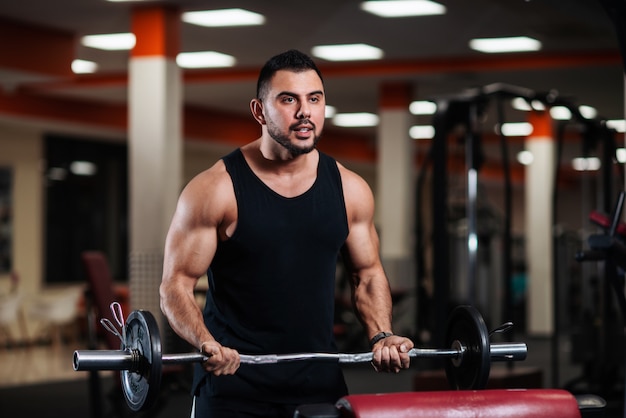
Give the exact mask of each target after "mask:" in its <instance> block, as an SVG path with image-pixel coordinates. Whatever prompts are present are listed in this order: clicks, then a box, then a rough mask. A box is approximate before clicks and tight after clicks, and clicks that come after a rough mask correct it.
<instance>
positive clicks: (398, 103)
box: [378, 82, 412, 111]
mask: <svg viewBox="0 0 626 418" xmlns="http://www.w3.org/2000/svg"><path fill="white" fill-rule="evenodd" d="M411 94H412V86H411V84H410V83H400V82H398V83H383V84H381V86H380V98H379V103H378V106H379V107H380V108H381V109H407V111H408V109H409V104H410V103H411Z"/></svg>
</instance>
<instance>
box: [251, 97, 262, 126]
mask: <svg viewBox="0 0 626 418" xmlns="http://www.w3.org/2000/svg"><path fill="white" fill-rule="evenodd" d="M250 111H251V112H252V116H254V119H256V121H257V122H259V124H261V125H265V116H264V115H263V102H261V101H260V100H259V99H252V100H251V101H250Z"/></svg>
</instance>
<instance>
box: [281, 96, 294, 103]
mask: <svg viewBox="0 0 626 418" xmlns="http://www.w3.org/2000/svg"><path fill="white" fill-rule="evenodd" d="M294 101H295V99H294V98H293V97H284V98H283V102H284V103H293V102H294Z"/></svg>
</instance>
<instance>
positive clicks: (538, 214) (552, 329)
mask: <svg viewBox="0 0 626 418" xmlns="http://www.w3.org/2000/svg"><path fill="white" fill-rule="evenodd" d="M397 3H398V4H399V5H400V6H401V7H400V9H399V11H396V10H395V9H392V5H393V6H395V5H396V4H397ZM415 3H416V4H417V5H419V6H424V5H426V6H428V9H427V10H426V11H421V12H418V11H415V10H413V9H412V7H413V6H414V5H413V2H411V1H408V0H405V1H400V2H392V1H387V2H384V1H383V2H380V1H379V2H376V1H373V2H372V1H357V0H348V1H341V2H337V1H335V0H332V1H331V0H320V1H317V2H314V3H312V4H310V5H307V7H306V10H296V9H294V8H293V5H292V3H291V2H287V1H283V0H279V1H272V2H263V3H260V2H255V1H252V0H241V1H232V0H228V1H227V0H213V1H211V2H207V1H200V0H179V1H174V0H172V1H164V2H152V1H141V0H135V1H132V0H128V1H122V0H117V1H113V0H110V1H106V0H94V1H92V2H89V4H86V3H85V2H84V1H82V0H58V1H55V2H47V1H43V0H25V1H21V2H4V3H3V4H2V5H1V6H0V40H1V42H0V51H2V52H1V53H0V414H2V415H3V416H7V417H8V416H17V414H21V416H35V415H36V414H39V416H47V417H56V416H59V417H60V416H64V417H65V416H67V415H68V414H70V413H74V414H79V415H81V416H91V417H118V416H139V415H140V414H143V415H144V416H159V417H170V416H172V417H174V416H176V417H179V416H188V414H189V410H190V406H191V405H190V402H191V401H190V399H191V398H190V394H189V385H190V376H189V371H190V369H189V367H186V365H183V366H181V367H174V368H169V367H165V366H164V368H163V370H162V372H163V378H162V381H161V382H160V385H159V386H160V387H156V388H153V387H151V388H150V389H151V393H152V394H155V393H156V395H155V396H156V401H155V405H154V406H151V407H150V408H146V409H147V410H146V411H141V412H134V411H131V410H130V409H129V408H128V405H127V402H126V400H125V399H124V396H123V391H124V390H123V389H121V388H120V387H119V384H118V383H117V379H118V375H119V373H118V372H117V371H113V372H112V371H107V370H88V371H84V370H78V371H77V370H74V368H75V366H76V365H75V364H72V362H73V357H74V356H75V352H76V350H82V352H84V353H88V352H89V351H91V350H117V349H118V347H119V339H118V337H117V336H115V335H114V334H113V332H111V330H107V329H106V328H105V327H103V326H102V325H101V323H100V319H101V318H109V319H110V322H109V323H110V324H112V325H111V326H112V327H113V328H114V329H116V325H115V313H114V312H111V311H110V310H109V309H108V308H103V306H105V307H108V306H109V304H110V303H111V302H118V303H119V307H120V309H121V311H122V312H123V313H122V314H121V315H120V316H121V317H122V318H126V317H127V316H128V315H129V314H130V313H131V312H133V311H135V310H139V309H142V310H147V311H149V312H151V313H152V314H153V315H154V316H155V320H156V325H157V327H158V329H159V330H160V339H161V342H162V350H163V352H164V353H185V352H188V351H192V350H193V347H189V346H187V345H186V343H184V342H182V341H181V340H180V339H179V338H178V337H176V336H175V334H174V333H173V331H172V330H171V329H170V328H169V326H168V324H167V323H166V321H165V320H164V318H163V316H162V314H161V313H160V308H159V298H158V286H159V283H160V279H161V273H162V262H163V243H164V239H165V234H166V232H167V228H168V226H169V222H170V220H171V216H172V214H173V211H174V207H175V204H176V200H177V198H178V195H179V193H180V191H181V190H182V188H183V187H184V185H185V184H186V183H187V182H188V181H189V180H190V179H191V178H193V177H194V176H195V175H196V174H198V173H200V172H201V171H203V170H205V169H207V168H208V167H210V166H212V165H213V164H214V163H215V162H216V161H218V160H219V159H220V158H221V157H222V156H223V155H225V154H227V153H228V152H230V151H232V150H233V149H235V148H237V147H239V146H242V145H244V144H246V143H247V142H249V141H252V140H254V139H256V138H257V137H258V136H259V129H258V126H257V125H256V122H255V121H254V120H253V119H252V117H251V115H250V113H249V101H250V99H252V98H253V95H254V93H255V83H256V77H257V75H258V70H259V68H260V67H261V66H262V65H263V63H264V62H265V60H267V59H268V58H269V57H270V56H272V55H275V54H276V53H279V52H282V51H284V50H287V49H291V48H296V49H299V50H301V51H303V52H305V53H307V54H310V55H311V56H312V57H313V58H314V60H315V61H316V63H317V64H318V65H319V67H320V70H321V72H322V74H323V75H324V83H325V89H326V96H327V105H328V108H327V119H326V122H325V128H324V135H323V136H322V140H321V141H320V143H319V149H320V150H321V151H323V152H325V153H328V154H329V155H331V156H332V157H334V158H335V159H337V160H338V161H339V162H341V163H342V164H343V165H345V166H346V167H348V168H349V169H351V170H353V171H355V172H356V173H358V174H359V175H361V176H362V177H363V178H364V179H365V180H366V181H367V183H368V184H369V185H370V187H371V189H372V191H373V193H374V197H375V201H376V214H375V223H376V228H377V230H378V232H379V235H380V239H381V241H380V252H381V258H382V261H383V265H384V267H385V270H386V272H387V276H388V278H389V281H390V285H391V290H392V296H393V302H394V306H393V308H394V309H393V310H394V332H396V333H398V334H402V335H406V336H409V337H410V338H411V339H413V341H414V342H415V345H416V347H418V348H429V349H431V348H432V349H440V351H445V350H447V349H450V348H451V347H450V341H449V340H450V337H449V335H448V331H449V330H450V329H451V328H452V329H454V328H455V326H456V328H457V329H459V331H457V332H458V333H461V334H463V333H465V332H467V334H468V335H467V336H465V337H464V338H467V339H468V340H471V339H475V338H476V339H478V340H479V342H478V343H476V344H478V345H480V344H483V348H482V349H480V348H479V349H475V348H473V349H472V350H471V351H472V352H478V354H479V355H480V356H482V357H481V360H480V361H479V360H472V363H471V365H470V367H469V370H465V369H462V370H460V368H458V367H457V370H455V371H454V372H453V374H456V375H457V376H456V377H458V375H460V374H462V376H461V377H462V378H465V377H467V376H469V378H470V380H471V383H470V384H469V385H468V386H469V387H465V388H463V390H461V391H460V392H464V391H465V390H474V386H480V388H479V389H478V390H510V389H515V390H518V389H520V390H521V389H527V390H535V389H536V390H540V392H538V395H537V396H540V395H541V394H544V393H548V392H541V391H550V390H559V391H561V392H559V393H560V394H564V393H567V394H571V395H572V396H573V399H574V400H575V402H577V408H575V409H576V411H575V413H580V414H582V415H583V416H626V405H625V403H624V393H625V391H626V385H625V381H626V380H625V379H626V373H625V370H624V363H625V359H626V352H625V351H624V350H625V349H626V348H625V347H624V329H625V326H624V325H625V324H624V321H625V320H626V298H625V296H624V269H625V268H626V247H624V241H623V240H624V237H626V225H625V224H624V223H623V221H622V219H623V204H624V190H625V182H624V162H626V149H625V148H624V138H623V134H624V131H625V127H626V123H625V122H624V62H625V60H624V58H623V53H622V48H623V47H624V45H625V43H624V42H626V36H625V34H624V29H625V28H626V6H625V5H624V4H623V2H620V1H618V0H601V1H594V0H582V1H578V2H575V3H576V4H570V3H568V2H562V1H559V0H543V1H536V0H530V1H528V0H526V1H522V0H520V1H512V2H506V3H503V2H496V1H493V0H476V1H472V2H467V1H462V0H439V1H436V2H426V1H424V2H415ZM422 3H424V4H422ZM566 3H567V4H566ZM381 4H382V6H383V7H382V10H378V9H377V8H376V6H381ZM233 8H236V9H238V10H239V9H243V11H247V12H249V14H248V15H247V17H248V18H251V19H252V20H251V21H247V22H246V23H235V24H232V26H229V25H228V23H226V22H225V21H224V19H225V17H224V15H222V16H221V17H219V18H218V22H217V23H215V22H213V23H198V22H197V21H196V20H195V19H196V18H197V17H198V16H199V15H200V13H195V12H203V11H209V10H210V11H223V10H224V9H229V10H230V9H233ZM240 11H241V10H240ZM400 12H408V14H406V15H401V14H399V13H400ZM194 13H195V14H194ZM105 34H116V35H124V36H125V38H124V39H123V40H126V41H128V39H129V36H130V39H131V40H130V41H129V42H130V43H127V44H126V45H122V46H117V47H108V46H102V45H100V44H96V43H94V42H96V41H98V40H100V39H98V37H97V36H95V35H105ZM496 38H497V39H496ZM490 40H492V41H493V40H496V41H499V43H497V44H496V50H495V51H494V50H488V49H485V48H486V47H485V46H484V45H483V44H482V43H481V42H483V43H484V42H485V41H490ZM521 41H528V42H529V44H528V45H527V46H521V47H519V48H518V49H512V50H502V49H498V48H502V46H506V47H517V46H518V44H517V43H518V42H521ZM347 46H353V47H354V46H357V47H358V48H357V52H366V53H368V54H369V55H365V56H356V57H354V58H352V56H351V55H350V54H352V52H353V51H354V50H347V49H341V50H339V55H338V56H332V55H326V54H327V53H328V52H333V51H332V50H333V49H334V48H330V47H347ZM325 47H328V48H325ZM194 53H197V54H196V55H199V56H201V57H202V53H209V55H210V54H213V55H210V57H211V58H212V59H213V60H216V59H220V61H211V62H209V63H200V64H197V63H194V62H190V61H187V59H191V58H194ZM205 57H206V54H205ZM195 58H197V56H196V57H195ZM359 117H360V118H361V120H360V121H359V122H354V119H356V118H359ZM363 119H365V120H364V121H363ZM336 277H337V282H336V295H335V316H336V320H335V330H336V332H335V334H336V339H337V344H338V348H339V351H340V352H341V353H361V352H367V351H368V350H369V346H368V341H367V337H366V336H365V335H364V333H363V330H362V328H361V326H360V324H359V322H358V319H357V318H356V316H355V315H354V313H353V311H352V308H351V302H350V290H349V283H348V279H347V277H346V275H345V269H344V266H343V265H342V261H341V260H338V262H337V274H336ZM206 290H207V289H206V280H204V281H202V280H201V284H200V285H199V287H198V289H197V293H196V297H197V300H198V303H199V304H203V302H204V295H205V294H206ZM103 295H104V296H103ZM99 297H100V298H103V299H104V301H105V302H106V303H105V302H102V303H100V302H99V299H98V298H99ZM116 306H117V305H116ZM458 306H471V307H473V308H474V309H475V311H476V312H478V313H479V315H478V317H476V316H472V320H471V321H470V322H471V324H470V325H471V326H473V325H474V324H475V322H477V323H480V324H479V325H480V327H478V328H477V329H476V330H475V331H473V332H469V331H466V329H467V327H465V326H457V325H458V324H456V323H453V324H451V323H450V317H451V314H452V313H453V312H454V308H455V307H458ZM471 312H474V311H471ZM468 321H469V320H468ZM474 321H475V322H474ZM508 323H512V326H510V325H506V324H508ZM503 324H505V325H504V326H502V327H501V325H503ZM461 325H465V324H464V323H462V324H461ZM500 327H501V328H500ZM476 334H478V335H476ZM479 337H480V338H479ZM483 337H484V338H483ZM456 338H457V335H454V338H453V339H456ZM459 338H460V337H459ZM485 341H486V344H487V345H486V346H485V345H484V344H485ZM516 343H522V344H523V345H524V347H525V349H524V350H525V353H524V356H523V357H524V358H523V359H519V361H507V359H506V357H507V356H506V354H507V350H514V348H519V347H520V346H518V345H515V344H516ZM487 348H488V349H489V350H491V355H488V353H487V355H484V356H483V354H484V352H483V351H481V350H484V349H487ZM500 351H503V352H504V354H505V355H503V356H502V357H504V358H503V359H498V358H496V357H497V355H496V354H494V353H498V352H500ZM268 354H270V353H268ZM423 357H427V358H419V356H417V358H414V359H413V360H412V366H411V368H410V369H409V370H405V371H402V372H401V373H399V374H397V375H392V374H377V373H375V372H374V371H373V370H372V368H371V367H370V366H369V364H367V365H364V364H346V365H345V366H344V370H345V374H346V379H347V381H348V385H349V389H350V392H351V394H355V395H360V394H363V395H367V394H396V395H397V394H406V396H409V397H410V396H411V394H416V393H422V392H426V393H427V394H431V392H441V396H444V395H443V394H444V393H445V394H449V392H450V390H451V388H450V380H451V377H450V375H449V374H448V372H447V371H446V370H445V369H446V368H447V366H444V363H446V362H447V361H448V360H445V361H443V360H442V359H438V358H435V357H434V356H433V357H429V356H425V355H424V356H423ZM468 357H469V356H468ZM511 357H514V356H509V360H510V358H511ZM496 360H502V361H496ZM492 363H493V364H492ZM446 364H447V363H446ZM73 366H74V367H73ZM94 368H96V366H94ZM475 375H480V378H476V379H478V380H480V382H479V383H476V380H475V379H474V378H475ZM456 377H455V378H456ZM503 393H507V394H508V395H511V392H503ZM529 393H530V394H533V396H534V392H532V393H531V392H529ZM432 396H433V397H435V398H436V396H435V395H432ZM541 396H542V395H541ZM33 398H37V399H41V401H35V400H34V399H33ZM511 398H512V399H521V398H516V397H515V396H514V395H511ZM411 399H412V398H411ZM501 399H502V397H495V398H493V399H492V398H489V399H488V400H485V401H483V404H492V403H493V404H495V403H497V402H499V401H501ZM457 401H458V402H468V404H469V405H470V406H469V408H470V409H471V408H480V407H481V406H480V405H476V406H472V405H475V404H472V401H471V400H466V399H465V398H462V396H461V395H460V394H459V395H458V396H456V397H454V398H453V400H452V401H449V402H452V403H454V402H457ZM570 401H571V399H564V400H563V402H564V403H566V402H570ZM346 402H348V403H349V402H353V404H352V405H353V406H352V407H351V408H353V409H354V411H357V410H358V407H357V406H356V405H359V403H358V402H361V401H360V399H349V400H348V401H346ZM367 402H369V401H368V400H367V399H366V401H365V404H366V406H365V407H364V408H365V409H367V408H370V407H371V406H370V405H369V404H367ZM390 402H391V401H390ZM393 402H394V405H396V406H395V408H404V409H403V410H404V411H405V412H406V413H407V415H394V416H413V415H408V412H407V411H410V410H411V408H416V409H418V410H419V408H420V405H419V404H417V406H415V405H414V404H411V405H404V404H403V403H402V402H403V400H402V399H394V400H393ZM446 402H448V401H446ZM520 402H522V403H525V404H526V405H529V404H533V405H537V407H538V408H545V409H544V410H543V411H544V412H539V413H541V414H544V413H545V415H546V416H547V415H548V413H549V408H548V406H547V405H546V404H547V402H545V401H541V400H538V398H530V397H529V398H528V399H526V398H524V399H523V400H521V401H520ZM585 402H589V403H591V404H592V405H590V406H589V405H587V406H585V405H584V403H585ZM383 403H384V402H383ZM402 405H404V406H402ZM481 405H482V404H481ZM509 406H510V405H509ZM510 407H511V408H519V409H520V410H521V409H524V407H520V406H519V405H517V406H510ZM390 408H391V407H390ZM422 408H433V406H432V405H431V406H426V405H425V404H424V405H422ZM585 408H587V411H585ZM344 409H345V408H344ZM348 409H349V408H348ZM390 410H391V409H390ZM537 414H538V412H537V410H535V411H534V412H532V414H531V415H523V416H541V415H537ZM593 414H595V415H593ZM301 416H302V417H304V416H316V415H314V414H313V415H306V414H305V413H304V412H303V413H302V414H301ZM318 416H321V415H318ZM324 416H326V415H324ZM346 416H359V415H346ZM360 416H376V415H367V414H366V413H364V414H363V415H360ZM470 416H474V415H470ZM511 416H512V415H511ZM519 416H522V415H519Z"/></svg>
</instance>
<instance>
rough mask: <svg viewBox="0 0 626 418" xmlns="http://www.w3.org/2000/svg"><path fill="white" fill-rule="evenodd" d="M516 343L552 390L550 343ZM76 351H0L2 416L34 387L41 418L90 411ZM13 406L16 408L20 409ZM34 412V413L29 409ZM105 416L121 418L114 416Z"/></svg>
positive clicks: (394, 381) (357, 375) (360, 377)
mask: <svg viewBox="0 0 626 418" xmlns="http://www.w3.org/2000/svg"><path fill="white" fill-rule="evenodd" d="M515 340H516V341H523V342H526V344H527V346H528V357H527V359H526V360H525V361H524V362H520V363H517V364H516V365H515V367H520V368H522V367H523V368H537V369H539V370H540V371H541V374H542V378H543V386H544V387H552V386H553V385H552V370H553V369H552V367H551V361H550V359H551V356H552V353H551V346H552V343H551V340H549V339H546V338H528V337H524V336H517V337H516V338H515ZM76 349H84V347H80V346H78V347H76V346H70V345H69V344H64V345H61V346H60V347H54V348H53V347H52V346H50V345H41V346H34V347H25V348H5V347H2V348H0V416H7V417H9V416H13V415H11V413H15V410H12V409H11V402H12V401H11V399H15V402H19V399H20V396H18V395H19V394H20V393H22V394H23V396H27V393H29V392H28V391H29V390H32V388H38V389H43V390H41V393H42V394H43V393H49V394H50V395H49V396H54V399H53V400H52V403H47V402H43V401H42V402H40V401H38V400H35V401H34V402H30V403H29V404H28V408H38V407H39V408H41V411H42V414H41V415H40V416H46V417H55V416H63V415H62V414H61V411H60V410H61V409H63V408H64V407H65V406H64V405H72V408H74V409H72V411H73V412H74V414H73V415H80V412H79V411H76V409H77V408H81V407H82V408H87V409H88V408H89V406H88V404H89V401H88V398H89V397H88V394H89V392H88V387H89V383H88V382H89V380H88V378H89V374H88V373H87V372H75V371H74V370H73V369H72V354H73V351H74V350H76ZM571 350H572V347H571V344H570V343H569V342H568V341H565V339H562V341H560V344H559V352H558V358H559V376H560V377H559V382H560V385H564V384H566V383H567V382H569V381H572V380H574V379H576V378H577V377H579V376H581V373H582V368H581V367H579V366H577V365H573V364H572V363H571V361H570V359H571V354H572V353H571ZM424 361H427V360H423V359H422V360H414V362H413V364H412V366H411V369H410V370H408V371H404V372H401V373H399V374H378V373H375V372H374V371H373V370H372V368H371V367H370V366H369V365H368V364H367V365H366V364H361V365H349V366H347V367H345V375H346V379H347V382H348V386H349V389H350V392H351V393H385V392H400V391H411V390H413V380H414V379H415V377H416V375H418V374H419V372H420V371H422V370H423V369H424V368H425V367H426V366H425V365H424V364H423V362H424ZM501 367H506V366H505V365H504V364H500V363H494V364H492V370H495V368H501ZM107 373H108V372H101V374H100V376H101V379H102V380H103V382H104V383H103V386H104V389H106V390H104V392H107V393H108V392H110V391H109V390H108V389H107V387H109V388H110V376H111V375H110V374H107ZM64 384H65V385H66V387H67V389H65V391H64V390H63V389H62V388H63V387H64V386H63V385H64ZM107 385H108V386H107ZM76 388H78V389H76ZM113 389H117V388H113ZM35 396H39V395H35ZM168 397H169V398H170V400H169V401H168V405H165V406H164V410H162V411H161V412H160V413H159V414H158V416H159V417H167V416H170V415H168V411H167V410H166V409H167V408H170V409H172V410H175V411H176V412H173V411H172V412H171V413H172V415H171V416H176V417H181V416H186V415H185V414H186V412H185V413H181V408H182V409H185V408H188V406H189V394H188V392H187V390H186V389H185V388H184V387H182V388H181V389H180V390H179V391H178V392H177V393H174V394H172V393H170V394H169V395H168ZM106 399H108V400H107V401H105V402H111V399H110V395H109V398H106ZM38 404H39V406H38ZM81 405H82V406H81ZM24 406H25V403H24V402H22V405H21V406H20V407H19V408H20V410H21V411H23V408H24ZM13 407H14V408H17V407H16V406H13ZM57 408H58V409H59V414H58V415H55V409H57ZM620 408H621V406H620ZM109 409H110V408H109ZM185 410H186V409H185ZM29 411H30V412H33V410H30V409H29ZM43 411H45V413H43ZM83 412H84V413H85V415H84V416H86V417H87V416H89V414H90V412H89V410H87V411H83ZM64 413H65V412H63V414H64ZM22 416H24V415H22ZM28 416H30V415H28ZM65 416H67V415H65ZM80 416H83V415H80ZM106 416H119V415H115V414H112V413H109V414H107V415H106ZM609 416H610V415H609ZM616 416H620V415H619V414H618V415H616Z"/></svg>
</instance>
